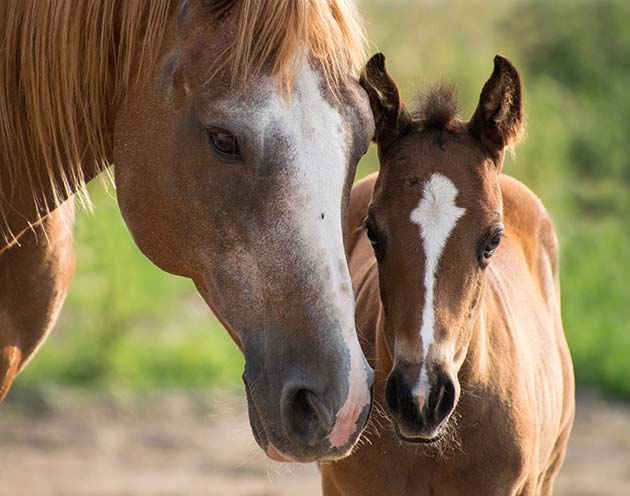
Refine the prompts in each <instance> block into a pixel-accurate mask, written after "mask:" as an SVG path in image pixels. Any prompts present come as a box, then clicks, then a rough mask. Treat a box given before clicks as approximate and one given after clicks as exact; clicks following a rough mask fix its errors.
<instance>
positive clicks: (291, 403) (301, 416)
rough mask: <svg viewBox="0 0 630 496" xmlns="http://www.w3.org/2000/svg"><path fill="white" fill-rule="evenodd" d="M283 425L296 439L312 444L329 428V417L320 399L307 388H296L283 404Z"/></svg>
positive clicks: (326, 432) (323, 435) (322, 436)
mask: <svg viewBox="0 0 630 496" xmlns="http://www.w3.org/2000/svg"><path fill="white" fill-rule="evenodd" d="M283 413H284V415H283V416H284V421H285V427H286V429H287V432H288V434H289V435H290V436H291V437H292V438H294V439H295V440H296V441H299V442H301V443H306V444H309V445H314V444H316V443H318V442H319V441H321V440H322V439H323V438H324V437H325V436H326V435H327V434H328V431H329V430H330V427H331V417H330V414H329V413H328V410H327V409H326V408H325V406H324V404H323V403H322V401H321V400H320V399H319V398H318V397H317V395H315V393H313V392H312V391H310V390H308V389H304V388H301V389H298V390H296V391H295V392H294V393H293V394H292V395H288V397H287V398H286V404H285V405H284V406H283Z"/></svg>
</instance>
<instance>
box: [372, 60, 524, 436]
mask: <svg viewBox="0 0 630 496" xmlns="http://www.w3.org/2000/svg"><path fill="white" fill-rule="evenodd" d="M362 82H363V84H364V86H365V88H366V90H367V91H368V94H369V96H370V101H371V103H372V108H373V111H374V115H375V120H376V142H377V144H378V154H379V160H380V173H379V176H378V179H377V182H376V185H375V188H374V195H373V198H372V203H371V205H370V207H369V213H368V216H367V218H366V227H367V231H368V237H369V238H370V240H371V242H372V245H373V247H374V250H375V254H376V258H377V260H378V271H379V279H380V291H381V299H382V303H383V308H384V316H385V317H384V330H385V336H386V341H387V345H388V348H389V352H390V354H391V355H392V358H393V368H392V371H391V373H390V375H389V378H388V380H387V386H386V401H387V404H388V406H389V409H390V410H391V412H392V414H393V417H394V421H395V423H396V427H397V432H398V433H399V435H400V436H401V437H402V438H403V439H406V440H410V441H415V442H431V441H433V440H436V439H439V437H440V435H441V433H442V430H443V428H444V426H445V425H446V423H447V421H448V419H449V417H450V415H451V413H452V412H453V410H454V409H455V406H456V404H457V401H458V399H459V395H460V384H459V381H458V371H459V370H460V367H461V366H462V363H463V361H464V358H465V356H466V353H467V349H468V345H469V343H470V339H471V335H472V331H473V326H474V321H475V319H476V318H477V316H478V310H479V302H480V300H481V295H482V292H483V288H484V278H485V273H486V270H487V267H488V265H489V264H490V263H491V260H492V256H493V254H494V253H495V251H496V250H497V249H498V247H499V243H500V241H501V234H502V231H503V225H502V223H501V221H502V198H501V191H500V186H499V174H500V173H501V168H502V166H503V159H504V154H505V149H506V147H509V146H511V145H513V144H514V143H515V141H516V139H517V138H518V136H519V135H520V133H521V130H522V108H521V84H520V80H519V76H518V73H517V71H516V69H515V68H514V67H513V66H512V64H511V63H510V62H509V61H508V60H507V59H505V58H503V57H501V56H497V57H496V58H495V60H494V72H493V73H492V76H491V77H490V79H489V80H488V81H487V82H486V84H485V86H484V87H483V90H482V92H481V97H480V101H479V105H478V107H477V109H476V111H475V113H474V115H473V117H472V119H471V120H470V121H469V122H464V121H461V120H459V119H458V118H457V103H456V100H455V97H454V95H453V93H452V91H451V90H450V89H448V88H445V87H438V88H437V89H435V90H433V91H432V92H430V93H428V95H427V96H426V98H425V99H424V101H423V102H421V104H420V106H419V108H418V110H417V111H415V112H413V113H410V112H408V111H407V110H406V108H405V106H404V104H403V103H402V101H401V98H400V94H399V92H398V89H397V87H396V84H395V83H394V81H393V80H392V79H391V78H390V77H389V75H388V74H387V72H386V70H385V66H384V59H383V56H382V55H380V54H378V55H375V56H374V57H373V58H372V59H371V60H370V62H369V63H368V65H367V67H366V70H365V73H364V76H363V79H362Z"/></svg>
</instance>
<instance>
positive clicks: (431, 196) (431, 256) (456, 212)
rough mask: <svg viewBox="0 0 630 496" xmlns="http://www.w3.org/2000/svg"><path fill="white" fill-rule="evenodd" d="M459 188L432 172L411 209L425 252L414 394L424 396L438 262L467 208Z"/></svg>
mask: <svg viewBox="0 0 630 496" xmlns="http://www.w3.org/2000/svg"><path fill="white" fill-rule="evenodd" d="M457 193H458V191H457V188H456V187H455V185H454V184H453V182H452V181H451V180H450V179H449V178H447V177H446V176H443V175H442V174H438V173H436V174H433V175H432V176H431V177H430V178H429V179H428V180H427V181H426V183H425V184H424V188H423V191H422V198H421V199H420V202H419V203H418V206H417V207H416V208H415V209H414V210H413V211H412V212H411V221H412V222H414V223H416V224H418V226H419V228H420V237H421V238H422V246H423V249H424V256H425V270H424V290H425V291H424V303H423V310H422V323H421V326H420V339H421V342H422V367H421V369H420V377H419V380H418V382H417V383H416V386H415V388H414V391H413V392H414V395H416V396H422V397H425V396H426V394H427V390H428V377H427V363H426V362H427V356H428V354H429V351H430V348H431V346H432V345H433V341H434V339H435V308H434V304H435V302H434V296H433V295H434V289H435V278H436V274H437V269H438V264H439V262H440V257H441V255H442V251H443V250H444V246H445V245H446V241H447V240H448V238H449V236H450V234H451V232H452V230H453V228H454V227H455V224H456V223H457V220H458V219H459V218H460V217H461V216H462V215H464V212H465V209H463V208H460V207H458V206H457V204H456V199H457Z"/></svg>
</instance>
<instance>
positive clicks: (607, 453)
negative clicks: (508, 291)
mask: <svg viewBox="0 0 630 496" xmlns="http://www.w3.org/2000/svg"><path fill="white" fill-rule="evenodd" d="M18 396H19V395H18ZM25 404H26V405H28V407H27V406H25ZM244 408H245V406H244V403H243V400H242V398H241V397H240V396H236V395H234V394H233V393H231V394H230V393H221V392H212V393H207V392H206V393H194V394H192V393H186V394H184V393H170V394H161V395H156V396H143V397H142V398H139V397H137V396H134V397H124V396H123V397H116V398H112V397H107V398H104V397H99V398H95V397H94V396H91V397H87V398H86V397H85V396H81V395H77V394H76V393H71V392H68V391H54V392H48V393H47V394H46V396H45V397H39V396H38V397H36V398H35V399H32V398H31V399H30V400H29V401H25V400H24V398H18V400H13V401H9V402H8V403H7V404H5V405H4V406H3V407H2V408H0V495H1V496H197V495H199V496H210V495H212V496H214V495H221V496H245V495H247V496H287V495H300V496H308V495H317V494H320V492H319V477H318V474H317V469H316V467H315V466H313V465H298V464H294V465H290V466H289V465H285V464H277V463H274V462H270V461H268V460H266V459H265V457H264V455H263V454H262V452H261V451H260V450H259V449H258V448H257V447H256V445H255V443H254V441H253V438H252V436H251V434H250V431H249V426H248V423H247V416H246V413H245V409H244ZM556 488H557V490H556V494H558V495H567V496H568V495H571V496H587V495H589V496H590V495H620V496H621V495H630V405H628V404H623V403H616V402H610V401H608V400H605V399H603V398H602V397H601V396H599V395H597V394H596V393H593V392H582V393H580V394H579V396H578V413H577V419H576V424H575V428H574V432H573V437H572V440H571V445H570V448H569V453H568V456H567V460H566V462H565V465H564V468H563V470H562V472H561V474H560V477H559V480H558V482H557V486H556Z"/></svg>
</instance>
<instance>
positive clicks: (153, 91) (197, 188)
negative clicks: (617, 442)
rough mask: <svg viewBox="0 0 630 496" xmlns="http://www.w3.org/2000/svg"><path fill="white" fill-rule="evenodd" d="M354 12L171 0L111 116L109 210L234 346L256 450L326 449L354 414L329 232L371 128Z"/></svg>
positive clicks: (353, 434) (340, 445) (304, 452)
mask: <svg viewBox="0 0 630 496" xmlns="http://www.w3.org/2000/svg"><path fill="white" fill-rule="evenodd" d="M355 15H356V14H355V13H354V11H353V10H352V9H351V8H350V7H349V6H348V5H347V3H346V2H345V1H343V0H335V1H330V2H293V1H289V0H287V1H281V2H277V1H274V2H263V1H261V2H258V1H254V0H233V1H228V0H220V1H218V0H217V1H209V0H207V1H202V0H190V1H183V2H182V3H181V8H180V9H179V11H177V12H173V13H172V19H171V21H170V25H169V28H168V30H167V33H166V37H165V41H164V43H163V47H162V49H161V53H160V55H159V58H158V63H157V65H156V68H155V71H154V73H153V75H152V77H151V83H150V84H149V85H145V86H144V87H142V88H139V89H138V90H137V91H136V92H134V93H132V94H131V95H129V96H128V97H127V99H126V103H125V105H124V106H123V108H122V111H121V112H120V113H119V114H118V117H117V122H116V142H115V162H116V184H117V189H118V197H119V202H120V206H121V209H122V212H123V214H124V217H125V220H126V222H127V224H128V226H129V228H130V230H131V232H132V234H133V236H134V239H135V241H136V242H137V244H138V246H139V247H140V249H141V250H142V251H143V252H144V253H145V254H146V255H147V256H148V257H149V258H150V259H151V260H152V261H153V262H154V263H156V264H157V265H158V266H160V267H161V268H163V269H164V270H167V271H169V272H171V273H174V274H178V275H182V276H185V277H189V278H191V279H192V280H193V281H194V283H195V285H196V286H197V288H198V289H199V291H200V293H201V294H202V296H203V297H204V299H205V300H206V302H207V303H208V305H209V306H210V307H211V308H212V309H213V311H214V313H215V314H216V315H217V316H218V318H219V319H220V320H221V322H222V323H223V325H224V326H225V328H226V329H227V330H228V332H229V333H230V335H231V337H232V338H233V340H234V341H235V342H236V344H237V345H238V346H239V348H240V349H241V350H242V352H243V353H244V356H245V371H244V374H243V380H244V382H245V387H246V392H247V399H248V407H249V416H250V423H251V427H252V430H253V433H254V436H255V438H256V440H257V442H258V444H259V445H260V446H261V448H262V449H263V450H265V452H266V453H267V454H268V455H269V456H270V457H272V458H274V459H280V460H287V459H288V460H296V461H311V460H317V459H334V458H338V457H341V456H344V455H345V454H347V453H348V451H349V449H350V448H351V447H352V445H353V444H354V443H355V441H356V440H357V438H358V436H359V435H360V433H361V431H362V429H363V427H364V425H365V423H366V420H367V416H368V413H369V407H370V400H371V395H370V387H371V384H372V375H373V372H372V370H371V369H370V367H369V365H368V363H367V361H366V360H365V358H364V356H363V354H362V352H361V348H360V346H359V344H358V340H357V337H356V334H355V328H354V299H353V292H352V285H351V281H350V277H349V272H348V265H347V261H346V255H345V252H344V238H343V236H344V233H343V230H342V226H343V224H344V215H345V214H344V210H345V207H346V204H347V201H348V191H349V188H350V186H351V184H352V181H353V178H354V174H355V169H356V165H357V162H358V160H359V158H360V157H361V156H362V155H363V154H364V153H365V151H366V149H367V147H368V145H369V142H370V140H371V139H372V136H373V130H374V123H373V117H372V113H371V111H370V106H369V100H368V98H367V95H366V94H365V91H364V90H363V88H361V86H360V85H359V83H358V80H357V77H356V76H357V75H358V68H357V67H356V63H357V57H360V54H361V52H362V38H361V33H360V29H359V26H358V24H357V20H356V18H355ZM182 317H183V318H185V316H182Z"/></svg>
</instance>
